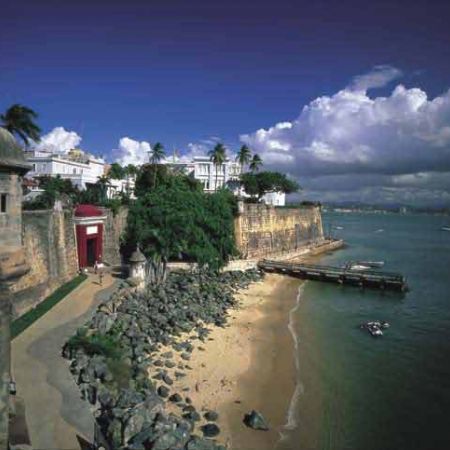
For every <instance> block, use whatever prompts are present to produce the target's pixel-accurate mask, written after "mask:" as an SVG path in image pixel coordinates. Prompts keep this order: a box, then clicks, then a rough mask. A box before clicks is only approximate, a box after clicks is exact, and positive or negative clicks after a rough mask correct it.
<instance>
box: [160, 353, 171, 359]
mask: <svg viewBox="0 0 450 450" xmlns="http://www.w3.org/2000/svg"><path fill="white" fill-rule="evenodd" d="M161 356H162V357H163V358H173V352H165V353H163V354H162V355H161Z"/></svg>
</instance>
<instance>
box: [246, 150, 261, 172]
mask: <svg viewBox="0 0 450 450" xmlns="http://www.w3.org/2000/svg"><path fill="white" fill-rule="evenodd" d="M262 165H263V162H262V159H261V157H260V156H259V155H258V154H256V153H255V154H254V155H253V158H252V159H251V160H250V164H249V168H250V171H251V172H252V173H255V172H258V170H259V168H260V167H261V166H262Z"/></svg>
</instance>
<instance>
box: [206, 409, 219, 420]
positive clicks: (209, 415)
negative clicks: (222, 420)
mask: <svg viewBox="0 0 450 450" xmlns="http://www.w3.org/2000/svg"><path fill="white" fill-rule="evenodd" d="M203 417H204V418H205V419H206V420H207V421H208V422H215V421H216V420H217V419H218V418H219V414H217V413H216V412H215V411H206V413H205V414H204V415H203Z"/></svg>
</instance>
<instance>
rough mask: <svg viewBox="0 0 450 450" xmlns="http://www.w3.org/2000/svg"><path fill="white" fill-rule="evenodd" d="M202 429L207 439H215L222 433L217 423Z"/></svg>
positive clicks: (204, 426) (208, 424)
mask: <svg viewBox="0 0 450 450" xmlns="http://www.w3.org/2000/svg"><path fill="white" fill-rule="evenodd" d="M200 429H201V430H202V433H203V436H205V437H215V436H217V435H218V434H219V433H220V428H219V427H218V426H217V425H216V424H215V423H207V424H206V425H203V426H202V427H201V428H200Z"/></svg>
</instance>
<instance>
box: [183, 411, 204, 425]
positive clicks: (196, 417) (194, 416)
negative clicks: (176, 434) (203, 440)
mask: <svg viewBox="0 0 450 450" xmlns="http://www.w3.org/2000/svg"><path fill="white" fill-rule="evenodd" d="M183 417H184V418H185V419H187V420H190V421H192V422H198V421H200V420H201V416H200V414H199V413H198V412H197V411H190V412H187V413H186V414H183Z"/></svg>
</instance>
